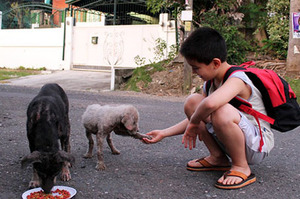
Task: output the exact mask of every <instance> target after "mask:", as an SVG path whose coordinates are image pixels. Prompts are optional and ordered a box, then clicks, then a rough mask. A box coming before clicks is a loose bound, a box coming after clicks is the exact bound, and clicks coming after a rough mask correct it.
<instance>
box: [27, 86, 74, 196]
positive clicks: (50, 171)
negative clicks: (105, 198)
mask: <svg viewBox="0 0 300 199" xmlns="http://www.w3.org/2000/svg"><path fill="white" fill-rule="evenodd" d="M68 114H69V102H68V97H67V95H66V93H65V92H64V90H63V89H62V88H61V87H60V86H59V85H58V84H46V85H44V86H43V87H42V88H41V90H40V92H39V93H38V95H37V96H36V97H35V98H34V99H33V100H32V101H31V102H30V104H29V106H28V109H27V138H28V141H29V148H30V152H31V154H29V155H27V156H26V157H24V158H23V159H22V167H24V166H25V165H27V164H30V163H33V176H32V180H31V181H30V183H29V187H30V188H34V187H38V186H41V187H42V189H43V190H44V192H45V193H49V192H50V191H51V189H52V187H53V185H54V183H55V178H56V176H57V175H58V174H59V172H61V177H62V180H63V181H69V180H70V179H71V175H70V171H69V167H71V163H73V162H74V160H75V159H74V157H73V156H72V155H71V154H70V143H69V137H70V122H69V115H68ZM59 141H60V144H61V149H59Z"/></svg>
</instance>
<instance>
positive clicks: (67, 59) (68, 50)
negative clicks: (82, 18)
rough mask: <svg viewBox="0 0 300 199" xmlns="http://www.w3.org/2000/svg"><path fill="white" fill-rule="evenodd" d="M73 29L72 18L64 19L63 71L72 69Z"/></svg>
mask: <svg viewBox="0 0 300 199" xmlns="http://www.w3.org/2000/svg"><path fill="white" fill-rule="evenodd" d="M73 29H74V18H73V17H67V18H66V29H65V35H66V37H65V56H64V68H63V69H64V70H71V69H72V68H73V50H72V49H73Z"/></svg>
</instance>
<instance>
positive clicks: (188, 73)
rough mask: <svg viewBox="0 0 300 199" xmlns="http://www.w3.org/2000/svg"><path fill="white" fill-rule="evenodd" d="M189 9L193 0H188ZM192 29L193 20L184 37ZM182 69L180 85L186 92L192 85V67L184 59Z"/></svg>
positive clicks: (185, 92)
mask: <svg viewBox="0 0 300 199" xmlns="http://www.w3.org/2000/svg"><path fill="white" fill-rule="evenodd" d="M188 2H189V7H190V8H189V9H191V10H193V0H189V1H188ZM192 31H193V22H192V21H191V30H189V31H185V38H187V37H188V36H189V35H190V34H191V33H192ZM183 66H184V70H183V76H184V81H183V86H182V93H183V94H188V93H189V92H190V90H191V87H192V67H191V66H190V65H189V64H188V63H187V61H186V60H185V59H184V62H183Z"/></svg>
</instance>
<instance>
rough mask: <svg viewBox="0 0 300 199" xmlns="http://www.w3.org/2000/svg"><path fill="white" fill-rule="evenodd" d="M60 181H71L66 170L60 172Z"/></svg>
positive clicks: (69, 174)
mask: <svg viewBox="0 0 300 199" xmlns="http://www.w3.org/2000/svg"><path fill="white" fill-rule="evenodd" d="M61 180H62V181H69V180H71V173H70V170H69V169H68V168H63V169H62V172H61Z"/></svg>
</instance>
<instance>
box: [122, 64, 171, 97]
mask: <svg viewBox="0 0 300 199" xmlns="http://www.w3.org/2000/svg"><path fill="white" fill-rule="evenodd" d="M166 63H168V62H167V61H161V62H158V63H152V64H149V65H145V66H141V67H138V68H136V69H134V71H133V74H132V77H131V78H130V79H129V81H128V82H127V83H126V86H125V90H131V91H136V92H140V88H139V86H138V85H139V84H144V85H145V86H147V85H148V83H149V82H151V81H152V78H151V75H152V74H153V73H154V72H156V71H162V70H165V68H164V65H165V64H166Z"/></svg>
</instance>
